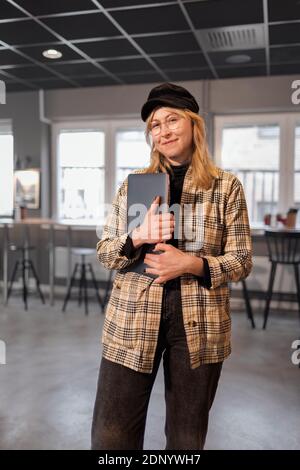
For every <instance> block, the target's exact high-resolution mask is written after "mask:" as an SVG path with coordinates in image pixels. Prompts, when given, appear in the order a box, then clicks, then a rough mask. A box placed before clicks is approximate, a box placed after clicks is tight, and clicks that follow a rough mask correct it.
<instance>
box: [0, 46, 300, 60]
mask: <svg viewBox="0 0 300 470" xmlns="http://www.w3.org/2000/svg"><path fill="white" fill-rule="evenodd" d="M270 52H271V54H270V56H271V63H278V62H279V63H280V62H299V58H300V45H299V46H284V47H271V50H270ZM0 57H1V54H0Z"/></svg>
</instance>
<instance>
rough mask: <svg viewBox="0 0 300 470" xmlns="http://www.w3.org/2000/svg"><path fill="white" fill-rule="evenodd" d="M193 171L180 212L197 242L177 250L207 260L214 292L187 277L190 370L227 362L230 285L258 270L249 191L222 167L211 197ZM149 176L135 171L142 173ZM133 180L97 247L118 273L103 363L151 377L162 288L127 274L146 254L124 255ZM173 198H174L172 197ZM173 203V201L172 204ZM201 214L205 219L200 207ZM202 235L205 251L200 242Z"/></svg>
mask: <svg viewBox="0 0 300 470" xmlns="http://www.w3.org/2000/svg"><path fill="white" fill-rule="evenodd" d="M191 171H192V169H191V167H189V168H188V170H187V172H186V175H185V178H184V183H183V188H182V195H181V207H183V206H184V205H186V204H188V205H190V207H192V208H193V210H191V211H189V212H187V214H185V211H181V212H183V214H181V215H180V221H181V224H186V226H188V227H190V228H191V227H192V228H193V231H194V233H196V237H195V241H194V242H193V241H191V237H190V236H189V237H188V238H186V237H185V236H183V237H182V238H181V239H180V238H179V239H178V248H179V249H180V250H182V251H186V252H188V253H189V254H190V255H192V256H199V257H205V258H206V259H207V261H208V264H209V269H210V275H211V287H210V288H209V289H208V288H205V287H202V286H201V285H200V283H199V282H198V279H197V276H194V275H192V274H187V273H186V274H183V275H182V276H180V285H181V299H182V313H183V322H184V328H185V332H186V338H187V345H188V349H189V354H190V365H191V368H196V367H198V366H199V365H201V364H204V363H214V362H220V361H223V360H224V359H225V358H226V357H227V356H228V355H229V354H230V352H231V345H230V336H231V319H230V302H229V288H228V282H229V281H239V280H240V279H243V278H246V277H247V276H248V274H249V273H250V271H251V269H252V242H251V235H250V227H249V220H248V212H247V206H246V201H245V196H244V191H243V187H242V184H241V183H240V181H239V180H238V178H236V176H234V175H233V174H231V173H229V172H225V171H223V170H221V169H220V168H218V177H217V178H215V179H214V182H213V185H212V187H211V188H210V189H209V190H199V189H196V188H195V187H194V186H193V184H192V177H191V176H192V175H191ZM143 172H145V170H143V169H142V170H136V171H135V173H143ZM127 187H128V181H127V178H126V179H125V180H124V182H123V184H122V185H121V187H120V188H119V190H118V192H117V194H116V196H115V198H114V201H113V205H112V211H111V213H110V214H109V216H108V218H107V220H106V223H105V225H104V229H103V233H102V238H101V240H100V241H99V242H98V244H97V255H98V259H99V261H100V262H101V263H102V264H103V265H104V266H105V267H106V268H107V269H114V270H117V273H116V276H115V279H114V282H113V287H112V292H111V295H110V299H109V302H108V304H107V306H106V315H105V321H104V326H103V332H102V342H103V356H104V357H105V358H106V359H108V360H110V361H113V362H117V363H119V364H123V365H124V366H127V367H129V368H131V369H134V370H136V371H139V372H145V373H151V371H152V367H153V359H154V355H155V350H156V344H157V338H158V331H159V324H160V315H161V305H162V296H163V284H156V283H153V279H152V278H150V277H148V276H146V275H143V274H138V273H135V272H126V273H121V272H120V271H119V270H121V269H122V268H125V267H127V266H128V265H130V264H131V263H132V262H133V261H134V260H136V259H137V258H138V257H139V255H140V252H141V248H139V249H138V250H137V251H136V252H134V257H132V258H131V259H128V258H127V257H126V256H125V255H123V254H122V249H123V247H124V245H125V242H126V239H127V236H128V232H127V230H126V229H127V227H126V220H127ZM169 196H170V194H169ZM169 201H170V199H169ZM199 206H200V207H201V208H202V214H201V213H199V211H198V210H195V208H196V207H199ZM201 235H202V236H203V243H202V245H201V244H200V245H199V243H198V242H197V240H199V238H201Z"/></svg>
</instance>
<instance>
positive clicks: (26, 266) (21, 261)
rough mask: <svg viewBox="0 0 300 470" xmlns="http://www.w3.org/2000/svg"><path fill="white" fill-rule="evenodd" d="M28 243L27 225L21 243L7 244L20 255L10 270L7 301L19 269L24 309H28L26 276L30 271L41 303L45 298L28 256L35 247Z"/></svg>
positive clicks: (11, 250) (27, 276) (10, 249)
mask: <svg viewBox="0 0 300 470" xmlns="http://www.w3.org/2000/svg"><path fill="white" fill-rule="evenodd" d="M28 243H29V242H28V230H27V227H26V230H25V236H24V241H23V243H22V244H21V245H17V244H13V243H10V242H9V244H8V248H9V251H10V252H12V253H20V256H19V258H18V259H17V261H16V262H15V264H14V267H13V271H12V275H11V279H10V284H9V288H8V292H7V302H8V300H9V297H10V295H11V293H12V289H13V284H14V282H15V280H16V276H17V274H18V272H19V271H21V273H22V294H23V301H24V306H25V310H27V309H28V302H27V299H28V293H29V290H28V278H29V276H30V273H32V275H33V277H34V280H35V283H36V288H37V292H38V294H39V296H40V298H41V300H42V303H43V304H44V303H45V298H44V295H43V292H42V291H41V288H40V280H39V278H38V275H37V272H36V269H35V267H34V264H33V262H32V260H31V259H30V258H29V252H30V251H32V250H34V249H35V248H34V246H30V245H29V244H28Z"/></svg>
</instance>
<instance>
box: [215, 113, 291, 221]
mask: <svg viewBox="0 0 300 470" xmlns="http://www.w3.org/2000/svg"><path fill="white" fill-rule="evenodd" d="M294 127H295V115H291V114H288V113H286V114H274V115H272V114H270V115H251V116H245V115H243V116H218V117H216V119H215V131H216V132H215V137H216V139H215V157H216V164H217V165H218V166H220V167H221V168H223V169H225V170H228V171H230V172H232V173H234V174H236V176H237V177H238V178H239V179H240V181H241V183H242V184H243V187H244V191H245V196H246V200H247V206H248V212H249V218H250V222H251V224H252V225H256V224H258V225H259V224H262V223H263V219H264V215H265V214H267V213H271V214H277V213H280V212H281V213H286V212H287V211H288V209H289V207H291V206H293V204H294V198H295V199H297V198H298V200H299V207H300V194H299V196H298V193H296V192H295V194H293V188H294V187H295V191H296V188H297V184H296V183H297V181H298V180H297V179H296V178H298V177H297V176H296V174H295V184H294V150H293V148H294V147H293V142H292V140H293V137H292V136H293V132H294ZM298 132H299V131H298ZM299 135H300V134H299ZM299 141H300V138H299V137H298V141H297V136H296V162H298V163H296V168H298V167H297V165H298V166H299V168H298V169H299V176H300V144H299ZM297 145H298V147H297ZM297 148H298V150H297ZM297 152H298V153H297ZM297 155H298V157H297ZM298 187H299V185H298Z"/></svg>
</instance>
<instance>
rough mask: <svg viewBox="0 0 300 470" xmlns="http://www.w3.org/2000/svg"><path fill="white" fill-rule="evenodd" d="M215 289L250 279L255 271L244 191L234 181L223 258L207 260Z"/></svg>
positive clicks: (207, 257) (228, 206)
mask: <svg viewBox="0 0 300 470" xmlns="http://www.w3.org/2000/svg"><path fill="white" fill-rule="evenodd" d="M205 258H206V259H207V261H208V265H209V271H210V276H211V288H212V289H214V288H216V287H218V286H220V285H222V284H224V283H226V282H230V281H233V282H237V281H240V280H241V279H244V278H246V277H247V276H248V275H249V274H250V272H251V269H252V240H251V233H250V226H249V219H248V211H247V204H246V199H245V195H244V190H243V186H242V184H241V182H240V181H239V180H238V178H234V180H233V184H232V186H231V188H230V193H229V196H228V199H227V204H226V206H225V230H224V238H223V243H222V254H221V255H220V256H205Z"/></svg>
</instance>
